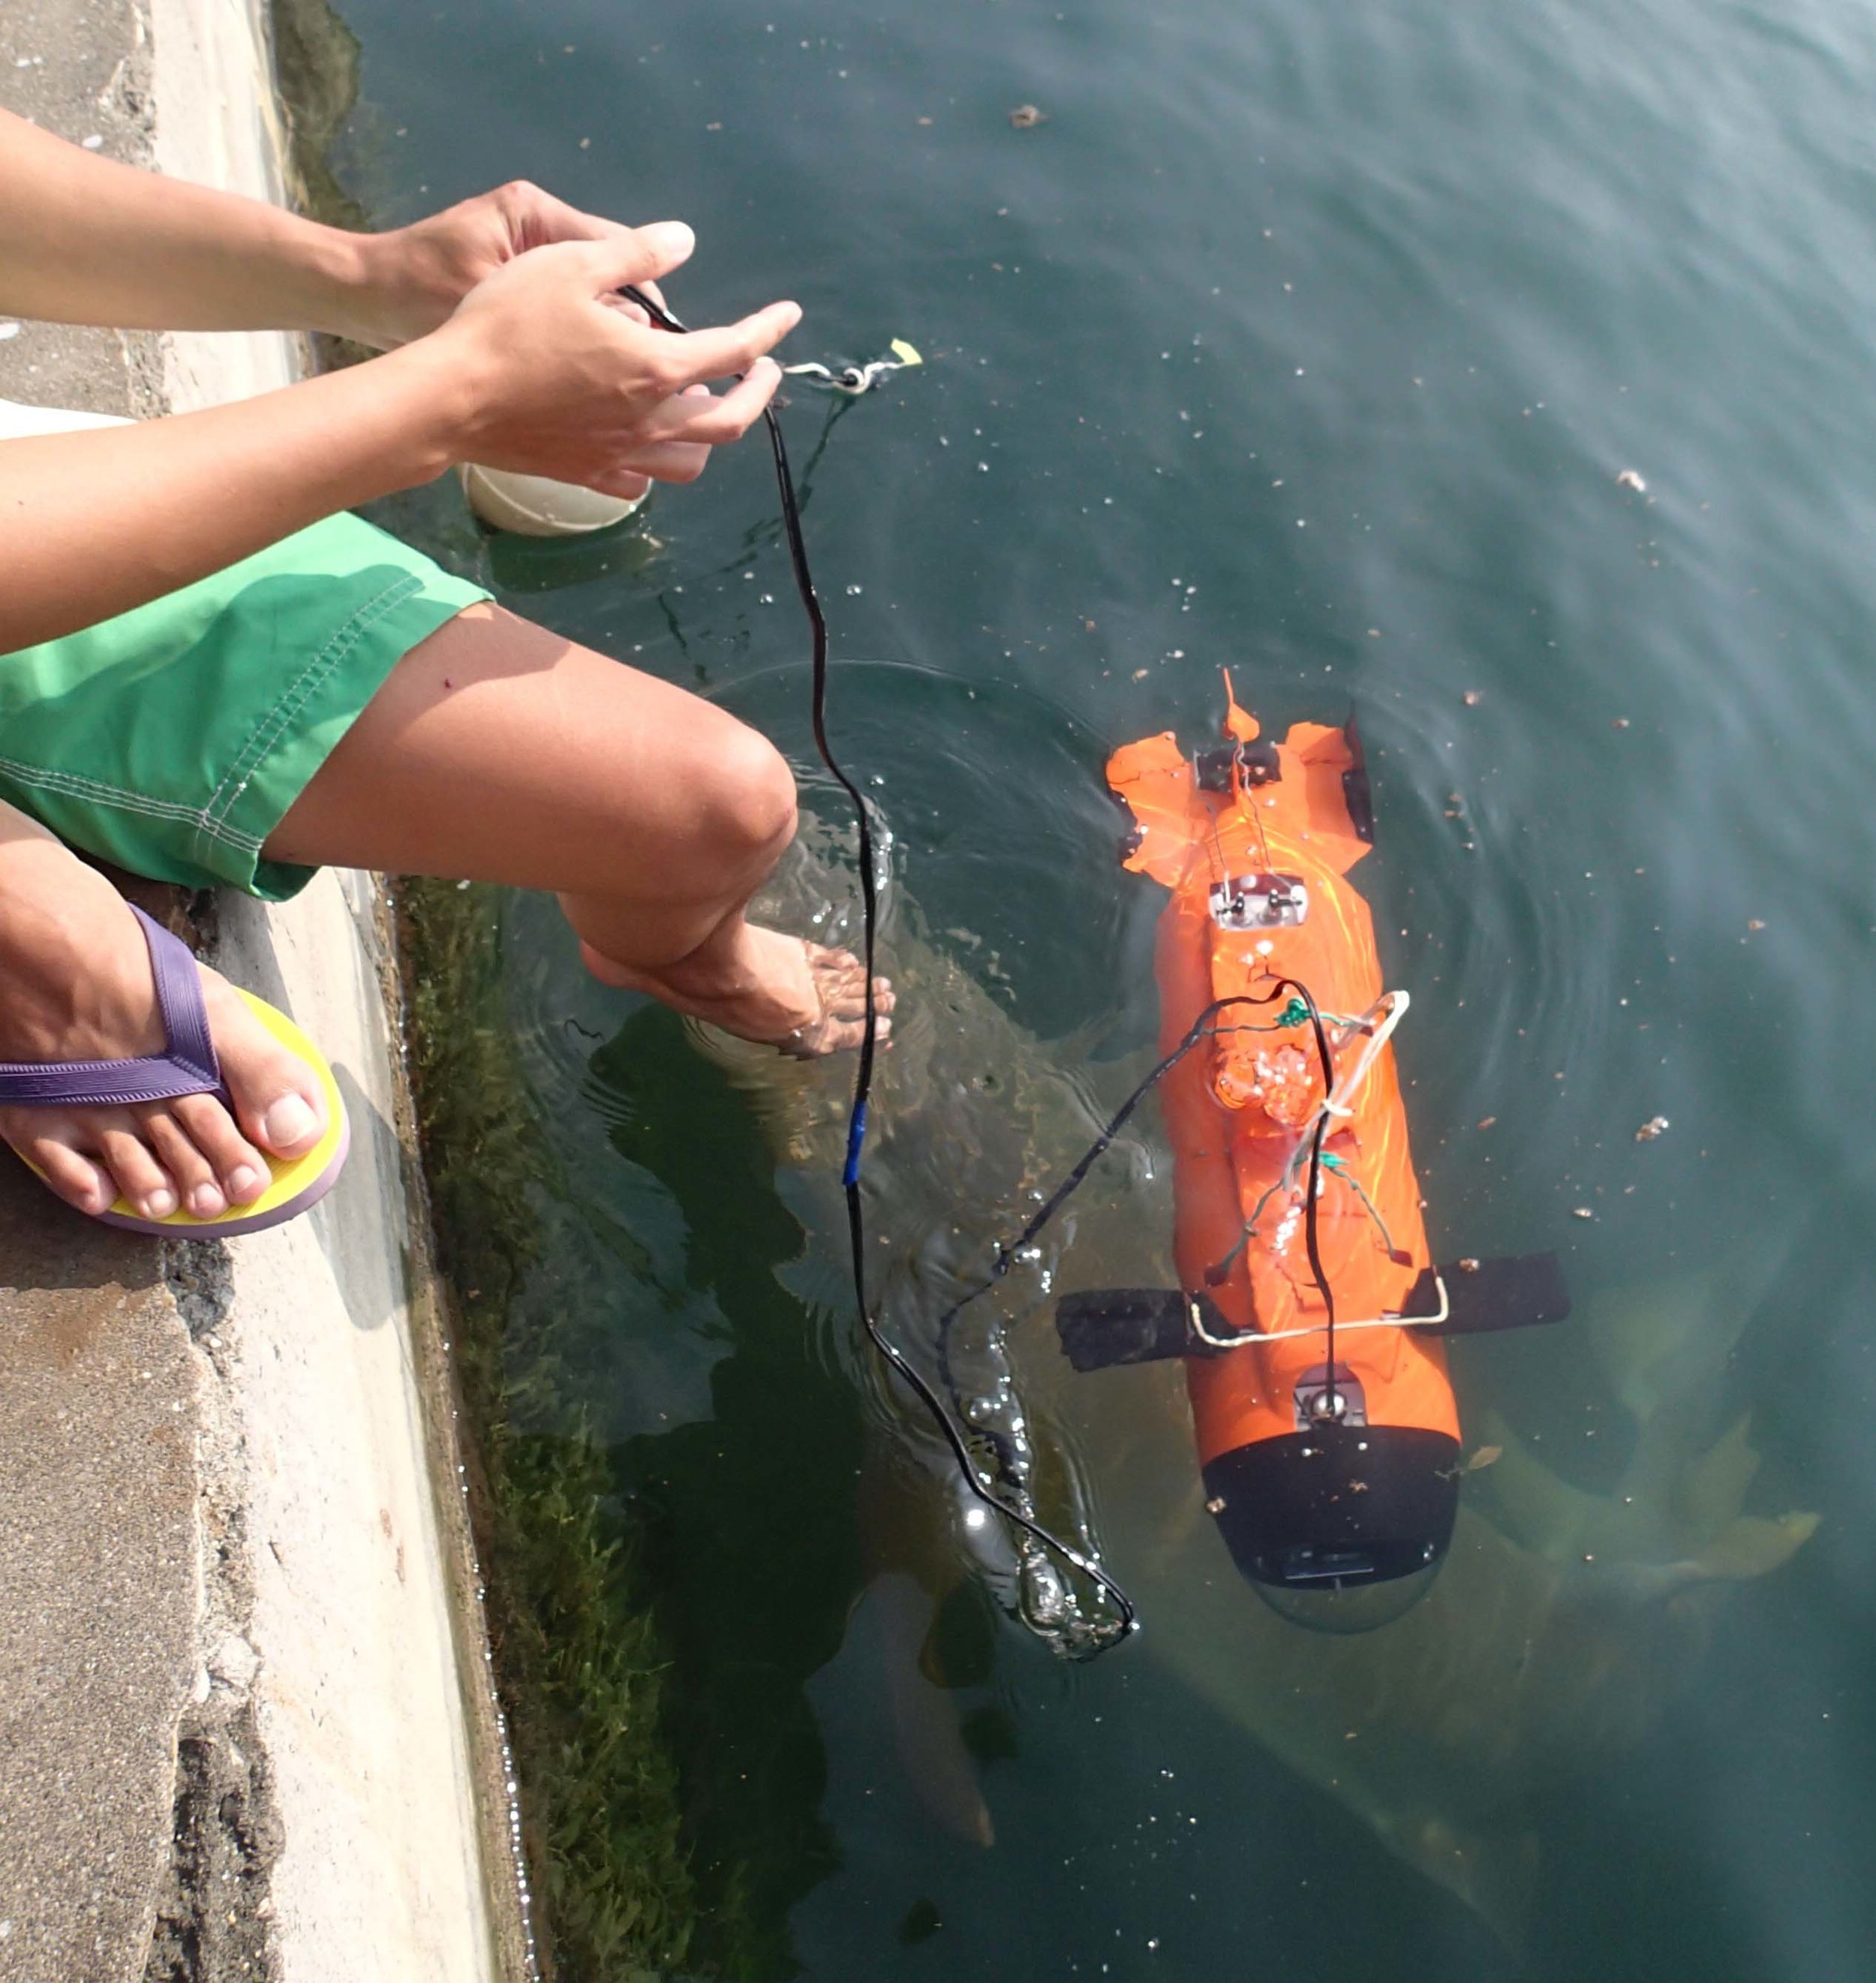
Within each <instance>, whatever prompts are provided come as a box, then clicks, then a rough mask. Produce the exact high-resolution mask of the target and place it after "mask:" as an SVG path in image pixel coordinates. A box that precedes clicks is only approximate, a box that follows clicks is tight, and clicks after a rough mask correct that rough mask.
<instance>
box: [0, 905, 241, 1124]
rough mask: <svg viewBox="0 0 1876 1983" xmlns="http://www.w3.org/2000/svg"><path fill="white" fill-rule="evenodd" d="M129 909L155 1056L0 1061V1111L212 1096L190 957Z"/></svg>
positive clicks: (217, 1067)
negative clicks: (159, 1045) (139, 941)
mask: <svg viewBox="0 0 1876 1983" xmlns="http://www.w3.org/2000/svg"><path fill="white" fill-rule="evenodd" d="M129 908H130V912H131V914H132V915H134V916H135V918H137V921H139V923H141V924H142V926H143V940H144V941H145V943H146V944H147V945H149V951H150V975H151V977H152V978H153V979H154V980H155V985H156V1007H157V1010H158V1011H159V1012H161V1013H162V1018H163V1037H164V1040H165V1045H164V1048H163V1051H162V1052H161V1053H160V1054H145V1055H141V1056H139V1058H135V1059H132V1060H66V1061H0V1108H32V1109H54V1108H58V1107H60V1106H65V1107H68V1108H102V1107H132V1106H134V1105H135V1104H137V1103H138V1102H172V1101H174V1100H175V1099H177V1098H178V1097H179V1096H181V1095H207V1094H212V1093H213V1092H215V1090H216V1089H218V1088H220V1086H221V1085H222V1068H221V1063H220V1062H219V1061H218V1060H217V1059H216V1058H215V1044H214V1042H212V1040H211V1039H210V1038H209V1009H208V1007H207V1006H206V1005H205V1004H204V1003H203V1002H202V975H201V973H200V972H199V971H198V970H197V968H196V966H195V958H194V956H193V955H192V954H191V952H190V951H189V946H188V945H186V944H185V943H183V942H182V941H180V940H179V938H175V937H173V936H172V935H170V934H169V931H167V930H166V929H165V928H163V926H162V924H161V923H159V922H155V921H152V920H151V918H149V917H148V916H146V915H145V914H144V913H143V911H142V910H141V909H140V908H138V907H137V905H136V904H135V902H132V903H131V904H130V905H129Z"/></svg>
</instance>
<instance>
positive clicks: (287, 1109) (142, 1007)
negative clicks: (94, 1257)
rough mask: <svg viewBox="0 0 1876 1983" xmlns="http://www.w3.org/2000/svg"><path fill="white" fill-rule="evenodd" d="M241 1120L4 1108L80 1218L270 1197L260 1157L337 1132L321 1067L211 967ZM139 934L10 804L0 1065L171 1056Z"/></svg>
mask: <svg viewBox="0 0 1876 1983" xmlns="http://www.w3.org/2000/svg"><path fill="white" fill-rule="evenodd" d="M202 995H203V998H204V1000H205V1003H206V1005H207V1007H208V1012H209V1032H210V1035H211V1036H212V1038H213V1040H214V1042H215V1052H216V1053H217V1055H219V1058H220V1061H221V1065H222V1080H223V1081H224V1082H225V1083H226V1085H227V1087H228V1090H229V1094H230V1095H232V1097H233V1098H234V1103H235V1108H234V1113H233V1115H232V1116H231V1115H230V1114H229V1111H228V1109H227V1108H226V1107H225V1105H224V1104H223V1102H222V1101H221V1099H219V1097H218V1096H215V1095H184V1096H182V1098H180V1099H178V1100H176V1101H173V1102H149V1103H143V1104H140V1105H138V1106H136V1107H135V1108H129V1109H119V1108H66V1107H55V1108H48V1109H28V1108H6V1109H0V1137H4V1138H5V1139H6V1141H7V1142H9V1143H11V1144H12V1145H13V1147H14V1148H15V1149H17V1150H18V1152H20V1153H21V1154H22V1155H24V1156H27V1157H29V1158H31V1159H32V1161H33V1162H35V1164H37V1165H38V1166H39V1168H40V1169H42V1171H43V1172H45V1175H46V1179H47V1181H48V1182H49V1183H50V1184H51V1185H52V1189H54V1190H55V1191H56V1192H58V1195H59V1196H60V1197H61V1198H62V1199H65V1201H66V1202H67V1203H68V1204H71V1205H74V1206H77V1208H78V1210H79V1211H81V1212H93V1213H95V1212H102V1211H105V1210H106V1209H108V1207H109V1206H111V1204H112V1202H114V1201H115V1199H117V1198H118V1197H119V1196H120V1195H121V1196H122V1197H123V1198H125V1199H128V1200H129V1202H130V1204H131V1205H132V1206H134V1207H135V1209H136V1211H137V1212H139V1215H140V1216H142V1217H143V1218H145V1219H167V1218H168V1217H169V1215H170V1214H171V1213H172V1212H174V1211H175V1210H176V1209H178V1207H179V1206H180V1207H182V1209H185V1210H186V1211H188V1212H192V1213H193V1214H194V1215H195V1217H197V1218H198V1219H213V1218H215V1217H217V1216H219V1214H221V1213H222V1212H225V1211H226V1210H227V1209H228V1208H229V1206H231V1205H238V1206H239V1205H248V1204H251V1203H252V1202H253V1201H254V1200H255V1199H257V1198H259V1196H260V1195H261V1194H262V1192H264V1191H265V1189H267V1184H268V1178H269V1172H268V1169H267V1164H266V1161H265V1158H264V1157H263V1156H262V1154H261V1152H262V1151H263V1150H267V1151H271V1152H272V1153H273V1154H274V1155H275V1156H278V1157H295V1156H299V1155H303V1154H304V1152H306V1151H308V1150H309V1149H312V1146H313V1145H314V1144H315V1143H316V1142H318V1141H319V1138H320V1137H321V1136H322V1135H323V1134H324V1133H325V1105H324V1102H323V1099H322V1096H321V1095H320V1092H319V1084H318V1082H316V1081H315V1078H314V1077H313V1074H312V1069H311V1068H309V1067H308V1066H307V1065H305V1062H303V1061H302V1060H301V1059H299V1057H298V1056H297V1055H294V1054H291V1053H289V1052H287V1051H286V1049H285V1048H283V1047H282V1045H280V1044H279V1042H278V1041H277V1040H275V1038H273V1036H272V1034H270V1033H269V1032H268V1031H267V1030H266V1028H265V1027H263V1026H262V1025H261V1024H260V1022H259V1021H258V1020H257V1019H256V1018H255V1017H254V1015H253V1014H252V1012H250V1011H249V1008H248V1007H247V1006H246V1005H245V1004H244V1003H243V1002H242V1000H241V999H240V998H239V997H238V996H237V995H236V994H235V991H234V989H233V988H232V986H230V985H229V984H228V982H227V981H226V980H225V979H224V978H222V977H221V976H220V975H219V974H218V973H216V972H215V971H209V970H206V969H205V970H204V971H202ZM163 1045H164V1039H163V1024H162V1018H161V1015H159V1012H158V1011H157V1008H156V996H155V986H154V985H153V984H152V980H151V977H150V960H149V950H148V948H147V947H146V946H145V942H144V939H143V931H142V928H141V927H140V925H139V924H138V922H137V920H136V918H135V917H134V916H132V914H131V912H130V911H129V908H127V907H126V906H125V903H124V902H123V901H122V898H120V897H119V895H118V892H117V891H116V890H115V888H112V886H111V884H110V883H109V882H108V881H105V878H104V877H103V876H102V874H98V873H96V872H95V871H94V870H93V869H92V868H88V867H86V866H85V864H84V863H83V862H82V861H79V860H78V859H77V858H75V856H74V855H73V854H71V853H69V852H68V851H67V850H66V849H65V848H64V847H62V846H61V845H60V844H59V843H58V841H56V840H55V839H54V838H52V835H51V834H48V833H47V832H45V831H44V829H43V828H40V827H38V826H37V825H35V824H34V823H33V822H32V821H30V820H28V819H27V818H25V816H24V815H23V814H19V813H16V812H15V811H12V808H8V807H0V1060H8V1061H68V1060H115V1059H121V1058H127V1057H129V1056H130V1055H138V1054H153V1053H160V1052H162V1050H163Z"/></svg>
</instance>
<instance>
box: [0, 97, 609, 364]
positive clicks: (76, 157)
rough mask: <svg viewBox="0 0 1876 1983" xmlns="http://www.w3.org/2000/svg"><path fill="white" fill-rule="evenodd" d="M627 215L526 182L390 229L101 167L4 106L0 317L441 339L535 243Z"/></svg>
mask: <svg viewBox="0 0 1876 1983" xmlns="http://www.w3.org/2000/svg"><path fill="white" fill-rule="evenodd" d="M629 231H630V230H629V229H626V228H624V227H622V226H619V223H618V222H615V221H609V220H602V219H599V217H598V216H596V215H593V214H588V213H582V212H579V210H578V209H576V208H574V207H571V206H567V205H566V203H565V202H563V201H561V200H557V199H553V198H552V196H550V195H549V194H547V193H544V192H542V191H541V190H540V189H539V188H538V187H536V186H528V185H526V184H523V183H516V184H515V185H512V186H503V187H501V188H499V189H498V190H497V191H496V192H491V193H485V194H483V195H482V196H481V197H480V198H479V199H472V200H466V201H464V202H462V204H461V205H460V206H453V207H451V208H450V209H449V210H448V211H447V212H443V213H439V214H437V215H435V216H432V218H431V219H428V220H422V221H419V222H416V224H415V225H414V226H409V227H402V228H397V229H393V230H392V231H391V232H388V233H383V234H352V233H348V232H345V230H344V229H341V228H336V227H322V226H319V224H318V223H317V222H314V221H310V220H306V219H302V218H301V217H300V216H299V215H297V214H294V213H289V212H286V211H285V209H283V208H281V207H277V206H269V205H268V204H267V203H266V202H265V201H262V200H256V199H244V198H242V196H240V195H239V194H238V193H230V192H217V191H216V190H215V189H213V188H212V187H209V186H192V185H190V184H189V183H188V182H186V181H185V180H182V179H165V178H162V177H161V176H159V175H158V174H156V173H155V172H140V171H139V170H137V169H135V168H134V167H132V166H122V165H118V164H116V163H115V162H113V161H112V160H111V159H100V158H98V157H96V156H95V155H93V154H92V153H91V152H87V151H85V150H84V149H82V147H81V146H79V145H70V144H67V143H66V142H65V140H64V139H62V138H55V137H53V136H52V135H51V134H50V133H49V132H44V131H42V130H40V129H38V127H37V126H36V125H32V124H28V122H26V121H25V119H23V118H20V117H16V116H14V115H12V114H11V113H10V112H5V111H0V311H4V312H5V313H8V314H10V315H12V316H27V317H38V318H42V319H47V320H48V321H51V322H55V323H102V324H110V325H112V326H115V327H116V328H119V329H152V330H329V331H335V332H337V333H339V334H340V335H342V336H347V337H351V338H354V339H357V340H358V341H359V343H363V344H369V345H374V346H379V347H380V348H383V347H386V346H392V345H396V344H402V343H406V342H407V341H408V340H409V339H412V338H413V337H421V336H423V335H424V333H426V332H427V331H431V330H434V329H436V326H438V325H439V323H442V321H443V319H445V318H446V316H449V313H450V311H451V310H452V309H454V308H455V307H456V304H457V303H459V301H460V300H461V299H462V297H463V296H466V294H467V293H469V290H470V289H473V288H474V287H475V286H476V283H479V282H480V281H481V280H482V278H483V277H484V276H488V275H489V274H492V273H493V272H494V271H495V270H496V269H498V268H499V267H500V266H502V264H503V263H506V262H508V261H510V260H512V259H513V258H514V257H515V256H517V255H519V254H522V253H525V252H526V251H527V250H528V249H531V248H536V247H539V246H544V245H546V244H547V243H549V242H558V241H613V242H616V241H618V240H619V239H620V238H621V237H623V236H625V235H626V234H627V233H629Z"/></svg>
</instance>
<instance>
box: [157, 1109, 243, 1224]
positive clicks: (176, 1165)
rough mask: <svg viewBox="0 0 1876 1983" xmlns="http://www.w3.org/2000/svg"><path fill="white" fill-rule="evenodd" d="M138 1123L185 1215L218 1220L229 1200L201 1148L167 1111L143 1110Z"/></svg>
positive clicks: (226, 1207)
mask: <svg viewBox="0 0 1876 1983" xmlns="http://www.w3.org/2000/svg"><path fill="white" fill-rule="evenodd" d="M138 1119H139V1123H140V1125H141V1126H142V1130H143V1133H144V1135H145V1138H146V1139H148V1140H149V1145H150V1148H151V1149H152V1150H154V1151H155V1152H156V1155H157V1159H158V1161H159V1162H161V1164H162V1167H163V1169H165V1171H167V1172H169V1176H170V1179H171V1181H172V1182H173V1183H174V1185H175V1189H176V1194H177V1195H178V1197H179V1199H181V1200H182V1206H183V1209H184V1210H185V1211H187V1212H191V1213H192V1214H193V1215H194V1216H195V1217H196V1218H198V1219H218V1218H219V1217H220V1216H221V1215H222V1213H223V1212H225V1211H226V1210H227V1209H228V1199H227V1198H226V1197H225V1195H224V1194H223V1192H222V1187H221V1185H220V1183H219V1181H218V1180H217V1179H216V1176H215V1168H214V1166H213V1165H212V1164H211V1163H210V1162H209V1159H208V1157H207V1155H205V1153H204V1152H203V1151H202V1147H201V1145H199V1144H198V1143H197V1142H196V1141H195V1139H194V1138H193V1137H192V1136H191V1135H190V1134H189V1132H188V1130H187V1129H185V1128H184V1127H183V1125H182V1123H181V1122H179V1121H178V1120H177V1119H176V1117H175V1115H173V1114H172V1112H170V1111H169V1109H139V1111H138Z"/></svg>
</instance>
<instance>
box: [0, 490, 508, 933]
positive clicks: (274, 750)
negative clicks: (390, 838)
mask: <svg viewBox="0 0 1876 1983" xmlns="http://www.w3.org/2000/svg"><path fill="white" fill-rule="evenodd" d="M488 597H489V594H487V593H486V592H485V591H484V590H482V587H479V586H477V585H471V584H469V583H468V582H467V581H466V580H462V579H459V578H452V577H451V576H450V575H449V573H447V572H446V571H443V570H440V569H439V567H437V566H436V565H434V564H432V563H431V562H430V560H429V559H428V558H426V557H423V556H422V554H421V553H419V552H417V551H413V550H411V549H410V548H409V547H408V546H407V545H404V544H401V543H399V542H398V541H397V540H396V538H395V537H386V534H385V533H384V532H383V531H382V530H377V529H376V528H374V527H372V525H371V524H369V523H366V522H365V521H363V520H362V519H361V518H359V517H351V516H339V517H329V518H328V519H327V520H325V522H324V523H315V525H314V526H313V527H312V529H311V530H302V531H300V532H299V534H298V535H297V536H295V537H289V538H287V539H286V540H285V542H284V543H278V544H275V545H274V546H273V547H272V548H271V549H270V550H264V551H262V552H261V553H259V556H258V557H251V558H247V559H245V560H243V561H242V563H239V564H237V565H231V566H230V567H229V569H228V570H226V571H222V572H218V573H215V576H214V577H212V578H205V579H204V580H202V582H201V583H200V584H196V585H191V586H186V587H184V589H183V590H182V591H180V592H173V593H171V594H169V596H168V597H166V598H163V599H158V600H152V602H151V604H149V605H148V606H140V607H137V609H136V610H135V611H134V612H130V613H126V614H123V615H122V617H119V618H118V619H115V620H105V621H104V622H102V624H100V625H98V626H95V627H87V628H86V629H85V631H84V632H83V633H82V634H72V635H70V636H69V637H68V638H66V639H65V640H48V642H47V643H46V644H45V645H44V646H43V647H27V648H23V649H22V650H21V651H20V652H18V654H8V655H5V656H0V799H5V800H6V801H8V802H9V803H10V804H13V805H15V806H17V807H18V808H19V809H20V810H21V811H22V812H26V813H30V814H32V817H33V818H35V819H36V820H38V821H40V823H41V824H43V825H45V826H48V827H49V828H51V829H52V831H53V832H55V834H58V836H59V838H61V839H62V840H65V841H69V842H70V843H71V844H72V845H73V846H75V847H78V848H83V849H84V850H85V852H87V853H88V854H96V855H98V856H99V857H100V858H102V859H104V860H106V861H115V863H116V864H117V865H118V866H119V867H120V868H129V870H130V871H132V873H133V874H146V875H149V877H150V878H152V880H154V881H176V882H180V883H181V884H182V885H183V886H184V887H185V888H212V887H215V886H216V885H217V884H224V883H225V884H229V885H230V886H232V887H234V888H242V889H245V890H246V891H248V893H249V894H250V895H259V896H262V898H265V900H267V901H284V900H285V898H287V897H288V896H289V895H294V894H296V893H297V892H298V891H299V890H300V889H302V888H304V887H305V885H306V884H307V882H308V881H310V880H311V879H312V873H313V871H312V869H311V868H295V867H292V866H289V865H288V864H285V863H284V862H282V861H268V860H265V859H264V858H262V853H261V849H262V846H263V845H264V844H265V841H266V839H267V837H268V835H269V834H270V833H272V831H273V830H274V828H275V827H276V826H278V825H279V823H280V821H281V820H282V818H284V817H285V814H286V811H287V809H288V808H289V807H290V806H291V805H292V803H293V801H295V799H296V798H299V795H300V794H301V793H302V791H305V788H306V785H307V784H308V782H309V781H310V779H311V778H312V775H313V774H314V773H315V771H318V770H319V767H320V766H321V765H322V764H324V763H325V760H326V757H327V754H329V752H330V751H331V750H332V747H333V746H334V745H335V744H336V743H337V742H338V741H339V738H340V737H342V736H344V735H345V732H346V731H348V730H349V728H350V727H352V722H353V721H354V720H355V719H356V717H357V716H358V714H359V711H361V710H362V709H363V708H364V707H365V705H366V703H368V702H369V701H370V700H371V699H372V697H373V696H374V695H375V694H376V693H377V691H378V688H379V684H381V683H382V681H384V679H385V677H386V676H387V675H388V674H389V673H390V672H391V670H392V668H393V667H395V666H396V664H397V662H398V660H399V658H400V657H402V656H403V655H405V654H408V653H409V651H410V650H411V649H412V647H416V645H417V644H418V643H419V641H420V640H423V639H425V638H426V637H427V636H428V635H429V634H433V633H435V632H436V630H437V628H438V627H441V626H442V625H443V624H444V623H445V622H446V620H451V619H453V618H454V617H455V616H456V614H459V613H460V612H461V611H462V609H463V607H466V606H469V605H472V604H475V603H476V601H477V600H484V599H486V598H488Z"/></svg>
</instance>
